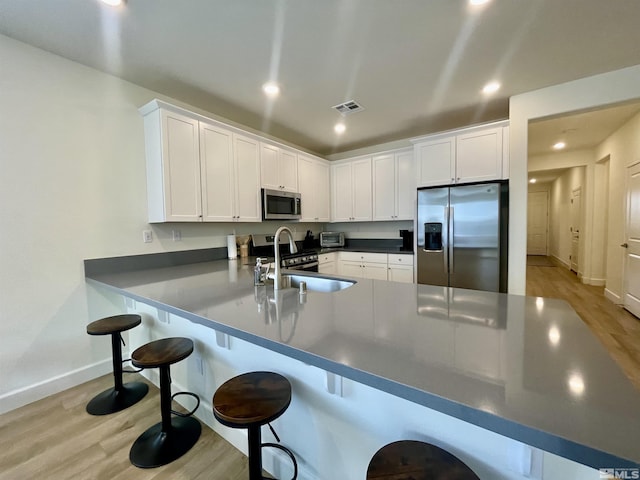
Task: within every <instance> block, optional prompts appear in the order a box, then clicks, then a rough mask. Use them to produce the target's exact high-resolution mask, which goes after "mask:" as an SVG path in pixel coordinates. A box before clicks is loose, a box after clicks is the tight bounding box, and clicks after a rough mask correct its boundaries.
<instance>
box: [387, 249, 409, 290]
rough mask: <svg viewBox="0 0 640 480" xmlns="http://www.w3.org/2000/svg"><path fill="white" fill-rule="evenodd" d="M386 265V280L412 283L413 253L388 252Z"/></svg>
mask: <svg viewBox="0 0 640 480" xmlns="http://www.w3.org/2000/svg"><path fill="white" fill-rule="evenodd" d="M388 265H389V267H388V274H387V279H388V280H390V281H392V282H403V283H413V255H406V254H405V255H392V254H389V260H388Z"/></svg>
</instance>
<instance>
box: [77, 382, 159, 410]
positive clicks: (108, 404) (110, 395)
mask: <svg viewBox="0 0 640 480" xmlns="http://www.w3.org/2000/svg"><path fill="white" fill-rule="evenodd" d="M148 391H149V386H148V385H147V384H146V383H142V382H130V383H125V384H124V385H122V388H121V389H120V390H116V389H115V388H114V387H111V388H109V389H107V390H105V391H104V392H102V393H99V394H98V395H96V396H95V397H93V399H92V400H91V401H90V402H89V403H88V404H87V413H89V414H91V415H108V414H110V413H115V412H119V411H120V410H124V409H125V408H128V407H130V406H131V405H134V404H136V403H138V402H139V401H140V400H142V399H143V398H144V396H145V395H146V394H147V392H148Z"/></svg>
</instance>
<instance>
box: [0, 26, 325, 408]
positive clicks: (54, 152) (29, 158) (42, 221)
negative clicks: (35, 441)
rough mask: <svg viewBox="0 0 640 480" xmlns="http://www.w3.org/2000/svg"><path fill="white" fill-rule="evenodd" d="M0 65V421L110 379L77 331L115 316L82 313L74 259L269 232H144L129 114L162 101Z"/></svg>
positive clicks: (87, 76) (138, 129) (90, 78)
mask: <svg viewBox="0 0 640 480" xmlns="http://www.w3.org/2000/svg"><path fill="white" fill-rule="evenodd" d="M0 64H2V66H3V67H2V68H1V69H0V112H1V113H0V171H1V172H2V173H1V174H0V221H1V225H2V227H1V230H0V232H1V233H0V342H1V344H0V366H1V368H0V413H1V412H3V411H7V410H10V409H12V408H15V407H17V406H20V405H21V404H24V403H27V402H29V401H33V400H36V399H37V398H40V397H43V396H46V395H48V394H51V393H54V392H56V391H59V390H61V389H64V388H67V387H69V386H71V385H75V384H77V383H80V382H81V381H85V380H88V379H90V378H93V377H95V376H96V375H98V374H101V373H106V372H108V371H110V369H111V364H110V357H111V353H110V341H109V339H108V338H103V337H90V336H89V335H87V334H86V331H85V327H86V324H87V323H88V322H89V321H91V320H95V315H100V314H106V313H107V312H109V313H119V312H120V311H121V310H120V309H121V307H122V306H121V305H120V304H119V303H118V302H114V301H113V300H112V299H110V298H106V297H101V296H96V297H93V298H92V303H93V302H97V303H96V305H97V306H96V307H95V309H92V310H91V311H89V310H88V302H87V289H86V287H85V280H84V270H83V260H84V259H87V258H101V257H108V256H120V255H132V254H140V253H154V252H162V251H171V250H189V249H195V248H208V247H222V246H225V245H226V240H225V235H226V234H227V233H231V232H232V230H233V229H234V228H235V229H236V230H237V233H251V232H258V233H264V232H272V231H273V230H275V227H274V226H273V224H215V225H211V224H208V225H203V224H200V225H191V224H190V225H185V224H179V225H178V224H173V225H153V226H150V225H149V224H147V221H146V216H147V211H146V178H145V157H144V131H143V121H142V117H141V116H140V114H139V113H138V110H137V109H138V107H140V106H142V105H144V104H145V103H147V102H148V101H150V100H151V99H153V98H156V97H157V98H163V97H162V96H161V95H158V94H157V93H154V92H152V91H149V90H146V89H143V88H140V87H137V86H135V85H133V84H131V83H128V82H124V81H122V80H120V79H118V78H115V77H113V76H109V75H105V74H103V73H101V72H98V71H96V70H92V69H90V68H87V67H84V66H81V65H79V64H77V63H74V62H71V61H68V60H65V59H62V58H61V57H57V56H54V55H51V54H49V53H46V52H44V51H42V50H39V49H35V48H32V47H30V46H27V45H25V44H23V43H20V42H17V41H14V40H12V39H9V38H8V37H5V36H0ZM168 100H170V99H168ZM174 103H175V102H174ZM176 227H178V228H180V229H181V231H182V242H180V243H174V242H173V241H172V240H171V229H172V228H176ZM296 227H297V229H298V230H299V231H301V232H302V233H304V231H305V230H306V228H307V227H309V228H311V229H312V230H313V231H314V233H315V232H316V231H319V230H320V229H321V227H320V226H317V225H301V224H299V225H297V226H296ZM149 228H151V229H152V230H153V231H154V236H155V240H154V242H153V243H150V244H145V243H143V242H142V230H143V229H149Z"/></svg>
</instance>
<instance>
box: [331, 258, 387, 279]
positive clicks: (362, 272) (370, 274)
mask: <svg viewBox="0 0 640 480" xmlns="http://www.w3.org/2000/svg"><path fill="white" fill-rule="evenodd" d="M339 272H340V274H342V275H346V276H349V277H356V278H370V279H373V280H386V279H387V254H386V253H365V252H340V268H339Z"/></svg>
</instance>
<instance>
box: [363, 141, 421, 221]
mask: <svg viewBox="0 0 640 480" xmlns="http://www.w3.org/2000/svg"><path fill="white" fill-rule="evenodd" d="M372 169H373V220H412V219H413V210H414V201H415V197H416V181H415V165H414V162H413V152H412V151H405V152H390V153H387V154H383V155H378V156H375V157H373V159H372Z"/></svg>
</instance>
